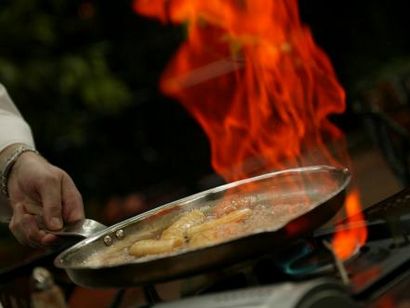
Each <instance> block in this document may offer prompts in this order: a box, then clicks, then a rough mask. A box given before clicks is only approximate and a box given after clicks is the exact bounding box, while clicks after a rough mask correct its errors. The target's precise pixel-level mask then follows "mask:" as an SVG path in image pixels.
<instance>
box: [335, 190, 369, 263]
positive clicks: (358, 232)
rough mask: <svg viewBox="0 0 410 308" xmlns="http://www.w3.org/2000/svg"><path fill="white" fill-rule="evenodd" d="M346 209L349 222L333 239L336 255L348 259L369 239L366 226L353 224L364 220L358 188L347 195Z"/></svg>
mask: <svg viewBox="0 0 410 308" xmlns="http://www.w3.org/2000/svg"><path fill="white" fill-rule="evenodd" d="M345 209H346V215H347V223H346V225H345V226H343V227H344V229H342V230H340V231H339V232H337V233H336V235H335V237H334V238H333V241H332V246H333V249H334V250H335V253H336V255H337V256H338V257H339V258H340V259H342V260H346V259H348V258H349V257H350V256H351V255H353V254H354V253H355V251H356V250H357V249H359V248H360V247H361V246H363V244H364V243H365V242H366V239H367V229H366V227H365V226H361V227H354V226H353V223H354V222H357V221H359V222H360V220H363V217H362V215H361V207H360V193H359V191H358V190H357V189H354V190H352V191H351V192H350V194H349V195H348V196H347V198H346V202H345ZM352 217H354V218H352ZM349 227H352V228H349Z"/></svg>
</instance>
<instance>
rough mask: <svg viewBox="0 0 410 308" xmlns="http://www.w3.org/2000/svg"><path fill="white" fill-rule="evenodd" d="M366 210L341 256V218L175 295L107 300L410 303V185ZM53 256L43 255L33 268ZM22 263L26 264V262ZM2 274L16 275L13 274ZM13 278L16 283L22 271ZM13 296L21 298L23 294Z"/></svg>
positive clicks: (63, 282) (118, 303) (126, 292)
mask: <svg viewBox="0 0 410 308" xmlns="http://www.w3.org/2000/svg"><path fill="white" fill-rule="evenodd" d="M364 217H365V221H360V220H357V221H356V222H355V223H354V224H352V225H350V228H356V227H361V226H362V225H363V224H366V225H367V228H368V233H369V234H368V241H367V243H366V245H365V246H364V247H362V248H360V249H358V250H357V251H356V252H355V254H354V255H353V256H351V257H350V258H349V259H348V260H346V261H345V262H341V261H340V260H338V259H337V258H336V257H335V254H334V253H333V251H332V249H331V245H330V244H329V243H330V241H331V239H332V237H333V235H334V232H335V229H337V228H344V225H343V221H342V222H341V223H339V224H336V227H332V228H321V229H318V230H316V231H315V232H314V233H313V234H308V235H306V237H304V238H301V239H298V240H296V241H294V242H293V243H290V244H289V245H288V246H287V247H286V248H282V249H281V251H280V252H278V251H276V252H275V253H274V254H273V253H272V254H271V255H269V254H268V255H264V256H260V257H258V258H256V259H253V260H248V261H245V262H243V263H239V264H234V265H232V266H230V267H226V268H222V269H217V270H215V271H213V272H208V273H205V274H201V275H197V276H194V277H187V278H185V279H182V280H180V281H179V286H180V287H179V289H178V296H177V297H178V298H177V299H174V300H172V301H170V300H169V299H167V300H166V301H164V300H162V299H161V295H162V294H161V292H158V285H149V286H145V287H143V288H125V289H119V290H117V291H116V296H115V297H114V298H113V299H112V300H111V303H110V307H113V308H114V307H118V308H125V307H163V308H167V307H182V308H184V307H196V308H200V307H217V308H219V307H303V308H304V307H333V308H336V307H347V306H350V307H352V308H353V307H398V306H400V307H407V306H409V307H410V292H408V290H410V239H409V234H410V187H409V188H407V189H404V190H403V191H401V192H399V193H397V194H395V195H393V196H391V197H389V198H387V199H386V200H383V201H381V202H379V203H378V204H375V205H373V206H371V207H369V208H367V209H366V210H365V211H364ZM51 260H52V258H51V257H50V256H48V257H47V258H46V259H44V260H42V261H41V263H39V264H33V265H32V266H31V268H32V267H33V266H34V265H45V266H47V265H46V264H47V262H48V263H50V262H51ZM46 261H47V262H46ZM47 268H48V269H50V270H51V271H53V274H54V276H55V278H56V279H55V280H56V282H57V283H58V284H60V286H61V287H62V288H63V289H64V291H65V294H66V296H67V298H69V296H70V290H72V289H73V287H74V286H73V285H72V284H71V285H70V284H69V282H68V281H67V279H66V278H65V276H63V275H62V273H61V272H59V271H57V270H53V267H52V266H47ZM25 269H26V270H25V272H28V270H30V266H28V265H27V264H25ZM18 272H21V273H22V272H23V271H22V269H19V271H18ZM14 273H17V272H16V271H14ZM0 274H1V273H0ZM3 278H5V279H6V278H7V279H9V280H13V279H12V278H13V277H12V275H11V273H7V276H4V274H3V275H1V277H0V280H1V281H5V280H3ZM14 280H15V281H17V284H19V285H20V286H21V278H18V277H15V279H14ZM14 285H16V283H14ZM0 286H1V284H0ZM11 289H13V288H11ZM11 289H10V287H9V288H8V289H7V290H8V291H7V292H9V295H10V292H13V290H11ZM14 289H15V290H17V288H14ZM5 290H6V289H5V288H3V289H2V288H0V300H1V301H2V303H3V307H5V308H6V307H28V305H27V301H26V302H24V304H23V305H17V306H16V305H15V304H13V305H8V303H10V301H7V300H5V298H7V297H6V296H5V294H4V292H5ZM22 290H23V288H21V287H19V291H18V292H20V293H21V292H22ZM136 290H137V291H136ZM16 292H17V291H16ZM28 292H29V291H28ZM160 294H161V295H160ZM14 297H15V298H16V296H14ZM26 297H27V296H26ZM17 298H18V299H19V300H20V301H23V299H24V295H22V294H19V295H18V296H17ZM28 298H29V295H28Z"/></svg>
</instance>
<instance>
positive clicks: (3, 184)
mask: <svg viewBox="0 0 410 308" xmlns="http://www.w3.org/2000/svg"><path fill="white" fill-rule="evenodd" d="M28 152H34V153H37V154H38V152H37V151H36V150H35V149H34V148H33V147H31V146H28V145H26V144H13V145H10V146H9V147H7V148H6V149H4V150H3V151H2V152H1V153H0V194H2V195H3V196H5V197H8V182H9V178H10V174H11V171H12V169H13V167H14V165H15V164H16V162H17V160H18V159H19V158H20V157H21V156H22V155H23V154H25V153H28Z"/></svg>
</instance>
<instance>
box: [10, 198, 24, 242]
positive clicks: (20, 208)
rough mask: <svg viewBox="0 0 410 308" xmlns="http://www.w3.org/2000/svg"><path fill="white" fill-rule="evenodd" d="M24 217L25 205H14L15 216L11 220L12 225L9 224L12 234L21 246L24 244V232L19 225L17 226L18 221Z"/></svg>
mask: <svg viewBox="0 0 410 308" xmlns="http://www.w3.org/2000/svg"><path fill="white" fill-rule="evenodd" d="M22 215H24V210H23V205H22V204H20V203H16V204H14V205H13V216H12V217H11V220H10V223H9V229H10V231H11V233H13V235H14V237H15V238H16V239H17V241H18V242H19V243H21V244H24V235H23V232H22V230H21V229H20V228H18V225H17V220H18V219H19V217H21V216H22Z"/></svg>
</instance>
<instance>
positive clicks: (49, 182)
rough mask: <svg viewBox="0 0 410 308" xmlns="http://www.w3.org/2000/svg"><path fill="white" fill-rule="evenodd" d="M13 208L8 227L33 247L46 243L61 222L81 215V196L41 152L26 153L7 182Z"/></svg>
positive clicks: (24, 242) (67, 176)
mask: <svg viewBox="0 0 410 308" xmlns="http://www.w3.org/2000/svg"><path fill="white" fill-rule="evenodd" d="M8 190H9V196H10V203H11V207H12V209H13V216H12V218H11V221H10V224H9V227H10V230H11V232H12V233H13V234H14V236H15V237H16V238H17V240H18V241H19V242H20V243H22V244H25V245H29V246H32V247H38V246H47V245H50V244H52V243H53V242H55V240H56V239H57V237H56V236H54V235H52V234H50V233H47V232H46V231H44V230H43V229H42V227H43V228H44V226H42V224H45V227H46V228H47V229H49V230H59V229H61V228H62V227H63V224H64V223H73V222H75V221H77V220H80V219H83V218H84V207H83V202H82V198H81V195H80V193H79V191H78V190H77V188H76V186H75V184H74V182H73V180H72V179H71V178H70V176H69V175H68V174H67V173H66V172H65V171H63V170H61V169H60V168H58V167H56V166H53V165H51V164H50V163H49V162H47V161H46V160H45V159H44V158H42V157H41V156H40V155H38V154H36V153H33V152H25V153H23V154H21V155H20V156H19V158H18V159H17V161H16V163H15V164H14V166H13V168H12V170H11V174H10V177H9V182H8Z"/></svg>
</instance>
